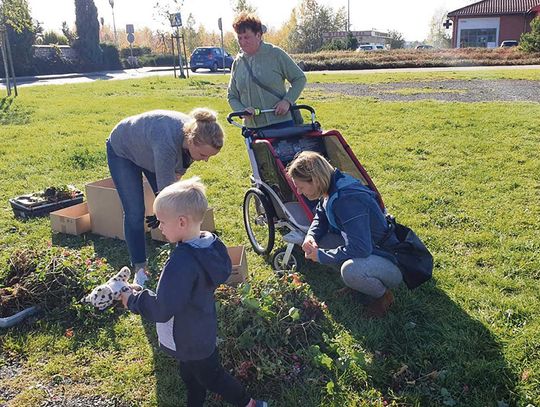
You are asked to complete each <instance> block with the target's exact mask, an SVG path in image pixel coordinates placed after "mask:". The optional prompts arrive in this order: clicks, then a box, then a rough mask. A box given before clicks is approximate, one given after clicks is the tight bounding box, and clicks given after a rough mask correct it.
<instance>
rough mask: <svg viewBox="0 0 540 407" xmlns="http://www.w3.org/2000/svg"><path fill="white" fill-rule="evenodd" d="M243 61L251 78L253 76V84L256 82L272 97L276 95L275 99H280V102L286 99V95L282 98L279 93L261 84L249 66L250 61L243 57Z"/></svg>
mask: <svg viewBox="0 0 540 407" xmlns="http://www.w3.org/2000/svg"><path fill="white" fill-rule="evenodd" d="M242 61H244V64H245V65H246V69H247V71H248V73H249V76H251V79H252V80H253V82H255V84H257V85H258V86H259V87H260V88H262V89H264V90H265V91H267V92H268V93H271V94H272V95H274V96H275V97H277V98H279V99H280V100H281V99H283V98H284V97H285V95H286V94H285V95H283V96H281V95H280V94H279V93H277V92H276V91H274V89H272V88H270V87H268V86H266V85H265V84H263V83H261V82H260V81H259V80H258V79H257V78H256V77H255V75H253V71H252V70H251V67H250V66H249V63H248V61H246V60H245V58H244V57H242Z"/></svg>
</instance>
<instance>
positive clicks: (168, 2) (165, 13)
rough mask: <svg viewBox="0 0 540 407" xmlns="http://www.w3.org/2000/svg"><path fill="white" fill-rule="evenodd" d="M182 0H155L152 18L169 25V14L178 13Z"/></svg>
mask: <svg viewBox="0 0 540 407" xmlns="http://www.w3.org/2000/svg"><path fill="white" fill-rule="evenodd" d="M183 4H184V0H156V1H155V3H154V12H155V15H154V19H156V20H158V21H160V22H162V23H163V25H165V26H167V27H170V26H171V14H175V13H179V12H180V9H181V7H182V5H183Z"/></svg>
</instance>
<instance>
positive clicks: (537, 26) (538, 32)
mask: <svg viewBox="0 0 540 407" xmlns="http://www.w3.org/2000/svg"><path fill="white" fill-rule="evenodd" d="M519 48H520V49H522V50H523V51H525V52H540V17H535V18H534V19H533V20H532V21H531V32H528V33H525V34H521V39H520V41H519Z"/></svg>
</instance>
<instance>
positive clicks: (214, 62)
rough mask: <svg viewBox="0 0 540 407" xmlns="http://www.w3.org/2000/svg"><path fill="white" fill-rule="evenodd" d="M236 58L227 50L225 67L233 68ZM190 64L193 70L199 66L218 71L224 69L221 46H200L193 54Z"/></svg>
mask: <svg viewBox="0 0 540 407" xmlns="http://www.w3.org/2000/svg"><path fill="white" fill-rule="evenodd" d="M233 60H234V58H233V57H232V56H230V55H229V53H228V52H227V51H225V68H227V69H229V70H230V69H231V66H232V63H233ZM189 66H190V68H191V70H192V71H193V72H196V71H197V69H199V68H206V69H210V70H211V71H212V72H216V71H217V70H218V69H224V64H223V53H222V51H221V48H219V47H198V48H195V51H193V53H192V54H191V58H190V59H189Z"/></svg>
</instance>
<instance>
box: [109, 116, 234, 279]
mask: <svg viewBox="0 0 540 407" xmlns="http://www.w3.org/2000/svg"><path fill="white" fill-rule="evenodd" d="M216 119H217V114H216V112H214V111H212V110H209V109H205V108H199V109H195V110H193V111H192V112H191V113H190V114H189V115H186V114H184V113H180V112H175V111H170V110H152V111H149V112H145V113H141V114H138V115H135V116H131V117H128V118H126V119H124V120H122V121H121V122H120V123H118V124H117V125H116V127H115V128H114V129H113V131H112V132H111V134H110V136H109V138H108V140H107V162H108V164H109V170H110V172H111V177H112V179H113V181H114V184H115V187H116V189H117V191H118V195H119V197H120V201H121V202H122V207H123V209H124V234H125V237H126V243H127V247H128V251H129V256H130V259H131V264H132V266H133V268H134V271H135V280H134V283H135V284H138V285H140V286H144V285H145V283H146V280H147V270H146V269H147V259H146V247H145V234H144V233H145V229H144V214H145V207H144V192H143V179H142V175H143V174H144V175H145V177H146V179H147V180H148V183H149V184H150V186H151V187H152V190H153V191H154V193H155V194H156V195H157V193H158V192H159V191H161V190H162V189H163V188H165V187H166V186H168V185H170V184H172V183H173V182H175V181H176V180H177V179H178V178H180V177H181V176H182V175H183V174H184V173H185V172H186V170H187V168H188V167H189V166H190V165H191V163H192V162H193V161H208V159H209V158H210V157H212V156H214V155H216V154H217V153H219V151H220V150H221V148H222V147H223V138H224V137H223V129H222V128H221V126H220V125H219V123H217V121H216ZM147 222H148V225H149V226H150V227H153V228H155V227H157V226H158V225H159V221H157V219H156V218H155V216H151V217H148V218H147Z"/></svg>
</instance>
